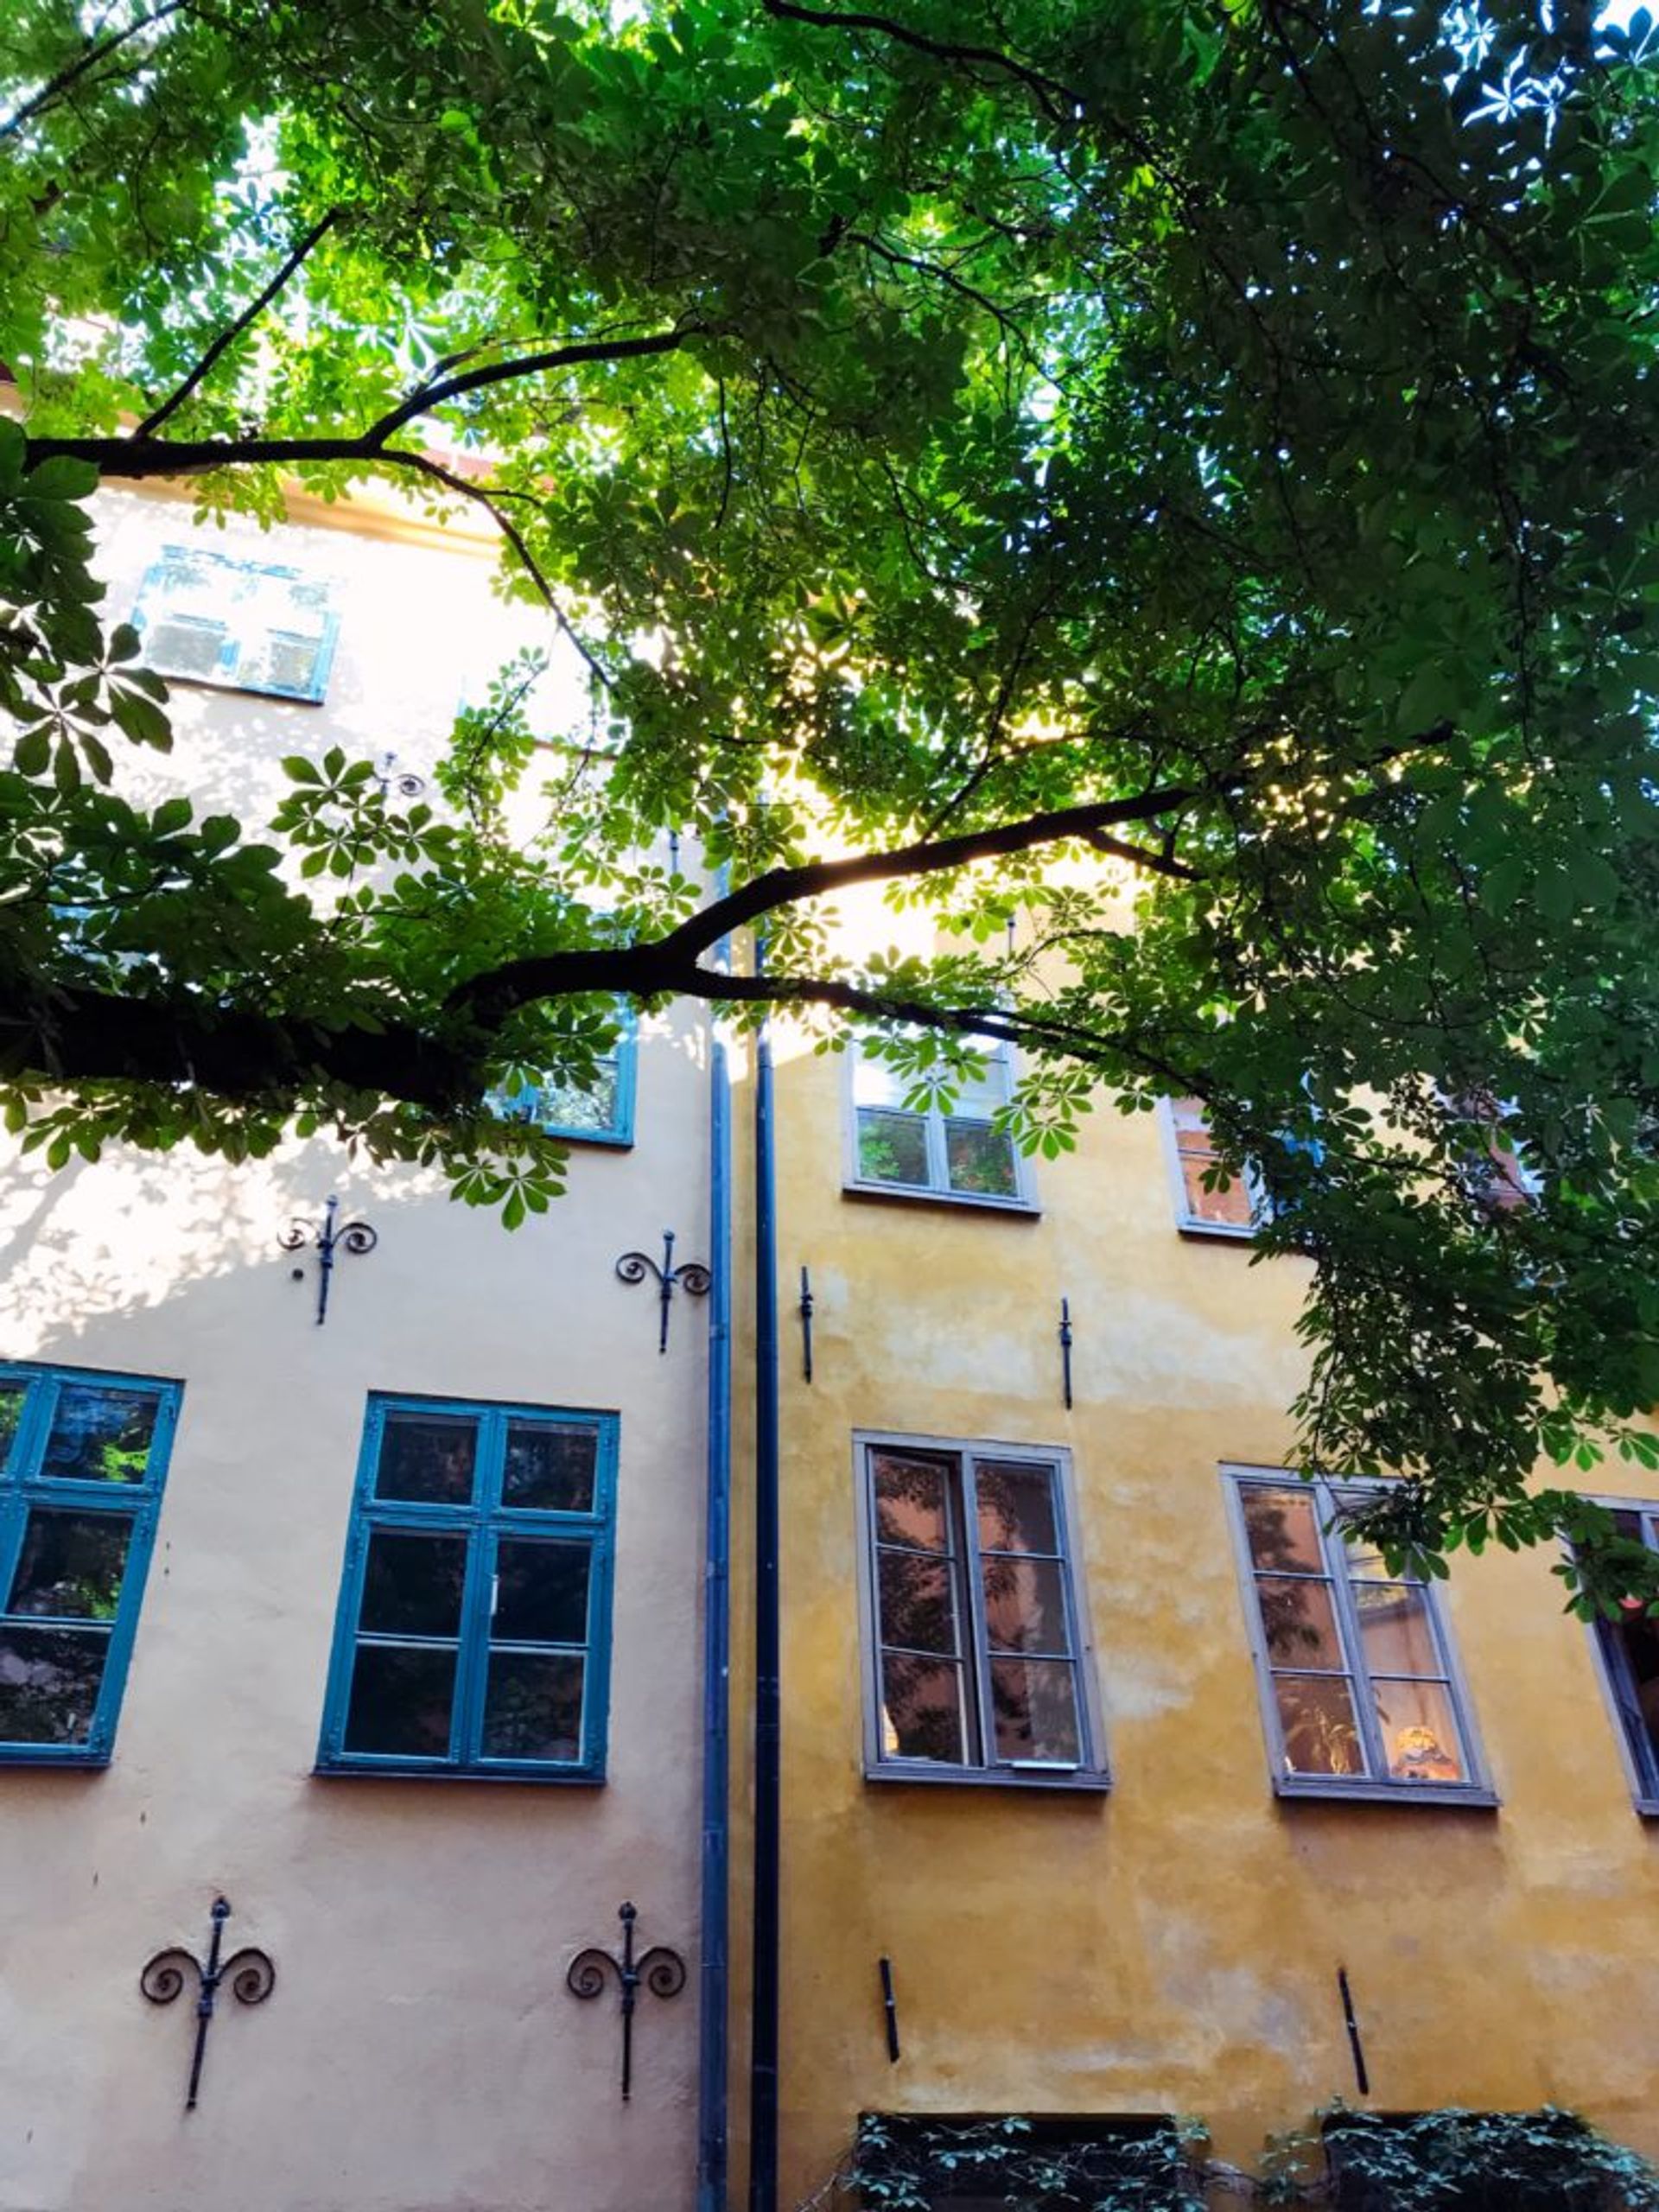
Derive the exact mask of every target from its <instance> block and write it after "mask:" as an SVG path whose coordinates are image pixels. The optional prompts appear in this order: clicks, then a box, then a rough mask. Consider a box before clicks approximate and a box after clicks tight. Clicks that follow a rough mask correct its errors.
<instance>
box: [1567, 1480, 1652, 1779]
mask: <svg viewBox="0 0 1659 2212" xmlns="http://www.w3.org/2000/svg"><path fill="white" fill-rule="evenodd" d="M1585 1496H1586V1498H1587V1499H1588V1500H1589V1503H1591V1504H1592V1505H1605V1507H1606V1509H1607V1510H1608V1511H1609V1512H1610V1513H1637V1514H1639V1515H1640V1516H1642V1520H1643V1530H1644V1533H1643V1542H1644V1543H1645V1544H1646V1545H1647V1547H1648V1548H1649V1551H1654V1552H1659V1498H1651V1497H1607V1496H1605V1495H1603V1494H1601V1493H1599V1492H1591V1491H1586V1493H1585ZM1649 1522H1651V1523H1652V1524H1653V1527H1652V1529H1651V1530H1650V1531H1649V1529H1648V1526H1647V1524H1648V1523H1649ZM1561 1548H1562V1550H1563V1551H1564V1552H1565V1553H1566V1554H1567V1556H1568V1557H1569V1558H1571V1557H1572V1554H1573V1547H1572V1545H1571V1544H1569V1543H1567V1541H1566V1540H1565V1539H1563V1541H1562V1545H1561ZM1580 1627H1581V1628H1582V1629H1583V1630H1584V1633H1585V1637H1586V1640H1587V1642H1588V1643H1589V1646H1590V1657H1591V1662H1592V1665H1593V1666H1594V1668H1595V1670H1596V1681H1597V1683H1598V1685H1599V1688H1600V1690H1601V1695H1602V1701H1603V1703H1604V1704H1605V1706H1606V1708H1607V1719H1608V1724H1609V1726H1611V1729H1612V1732H1613V1743H1614V1745H1615V1746H1616V1747H1617V1749H1618V1758H1619V1764H1621V1766H1623V1768H1624V1779H1625V1781H1626V1783H1628V1784H1629V1785H1630V1803H1631V1805H1632V1806H1633V1807H1634V1808H1635V1809H1636V1810H1637V1812H1638V1813H1640V1814H1641V1815H1642V1817H1643V1819H1644V1820H1656V1819H1659V1747H1656V1749H1655V1751H1654V1753H1653V1773H1652V1775H1651V1776H1649V1775H1647V1774H1644V1773H1643V1770H1642V1769H1641V1766H1640V1765H1639V1764H1638V1763H1637V1756H1636V1753H1635V1752H1634V1751H1632V1750H1631V1748H1630V1735H1629V1732H1628V1731H1627V1729H1626V1727H1625V1725H1624V1713H1623V1711H1622V1709H1621V1706H1620V1700H1619V1686H1618V1684H1617V1683H1616V1682H1615V1681H1613V1679H1612V1674H1611V1669H1610V1668H1609V1666H1608V1663H1607V1654H1606V1652H1605V1649H1603V1646H1602V1641H1601V1638H1600V1637H1599V1635H1598V1634H1597V1633H1596V1624H1595V1622H1594V1621H1581V1622H1580ZM1643 1725H1644V1726H1645V1723H1644V1724H1643Z"/></svg>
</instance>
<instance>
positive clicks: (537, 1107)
mask: <svg viewBox="0 0 1659 2212" xmlns="http://www.w3.org/2000/svg"><path fill="white" fill-rule="evenodd" d="M595 1074H596V1078H597V1079H596V1082H595V1084H594V1089H593V1090H582V1087H581V1086H580V1085H579V1084H574V1083H559V1082H556V1081H555V1080H554V1079H552V1078H551V1077H548V1078H545V1079H544V1080H543V1081H542V1082H540V1083H527V1084H524V1085H523V1086H522V1087H521V1088H520V1089H519V1090H515V1091H511V1092H510V1091H508V1090H505V1088H499V1089H497V1090H492V1091H489V1092H487V1093H486V1096H485V1100H484V1103H485V1104H486V1106H487V1107H488V1108H489V1109H490V1111H491V1113H492V1114H493V1115H494V1116H495V1118H496V1119H497V1121H499V1122H525V1123H527V1124H530V1125H531V1126H533V1127H536V1128H543V1129H574V1130H576V1131H579V1132H582V1133H589V1132H591V1133H593V1134H595V1135H605V1134H607V1132H609V1131H612V1130H613V1129H615V1128H618V1127H619V1125H620V1118H621V1117H620V1110H619V1100H618V1093H617V1071H616V1062H615V1060H614V1059H604V1060H601V1061H600V1062H599V1063H598V1065H597V1068H596V1070H595Z"/></svg>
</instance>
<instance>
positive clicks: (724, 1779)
mask: <svg viewBox="0 0 1659 2212" xmlns="http://www.w3.org/2000/svg"><path fill="white" fill-rule="evenodd" d="M709 1035H710V1039H711V1043H710V1046H709V1272H710V1274H712V1275H713V1277H714V1287H713V1288H712V1290H711V1291H710V1293H709V1308H710V1311H709V1465H708V1481H707V1504H706V1507H705V1521H706V1526H705V1530H704V1535H703V1554H702V1913H701V1920H702V1935H701V1940H700V1945H699V1950H700V1955H701V1957H702V1970H701V1974H700V1979H699V1985H698V2000H699V2011H698V2021H697V2039H698V2054H697V2212H727V2207H726V2104H727V2056H726V2053H727V2019H726V1986H727V1953H728V1921H729V1918H730V1903H729V1896H730V1892H729V1881H730V1860H731V1829H730V1813H729V1795H730V1784H729V1779H728V1777H729V1745H728V1737H729V1732H730V1727H731V1705H730V1695H729V1693H730V1686H731V1655H732V1621H731V1567H732V1096H731V1084H730V1078H729V1073H728V1066H727V1056H726V1047H725V1046H724V1044H723V1043H722V1042H721V1039H720V1035H719V1033H718V1031H717V1029H715V1027H714V1025H713V1024H712V1023H711V1024H710V1028H709Z"/></svg>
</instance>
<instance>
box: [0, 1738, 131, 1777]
mask: <svg viewBox="0 0 1659 2212" xmlns="http://www.w3.org/2000/svg"><path fill="white" fill-rule="evenodd" d="M109 1764H110V1754H109V1752H108V1751H77V1750H73V1749H68V1748H65V1747H63V1746H61V1745H51V1744H0V1766H16V1767H23V1766H26V1767H33V1768H34V1769H35V1771H36V1772H37V1773H39V1772H40V1771H41V1770H48V1771H50V1770H54V1769H61V1768H64V1767H67V1768H69V1769H70V1770H72V1771H73V1772H75V1773H79V1774H86V1773H88V1772H91V1773H94V1774H98V1773H101V1772H102V1771H103V1770H104V1769H105V1767H107V1766H108V1765H109Z"/></svg>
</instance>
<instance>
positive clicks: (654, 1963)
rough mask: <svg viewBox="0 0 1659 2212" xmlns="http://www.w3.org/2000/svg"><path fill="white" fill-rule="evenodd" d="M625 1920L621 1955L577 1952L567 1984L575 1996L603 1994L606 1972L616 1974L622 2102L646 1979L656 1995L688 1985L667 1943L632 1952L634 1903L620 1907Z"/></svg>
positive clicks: (627, 2092)
mask: <svg viewBox="0 0 1659 2212" xmlns="http://www.w3.org/2000/svg"><path fill="white" fill-rule="evenodd" d="M617 1918H618V1919H619V1920H620V1922H621V1923H622V1955H621V1956H620V1958H619V1957H617V1956H616V1955H614V1954H613V1952H610V1951H600V1950H587V1951H578V1952H577V1953H576V1955H575V1958H574V1959H572V1960H571V1961H570V1970H569V1973H568V1974H566V1975H565V1977H564V1979H565V1984H566V1986H567V1987H568V1988H569V1992H570V1994H571V1995H572V1996H573V1997H602V1996H603V1995H604V1993H605V1983H606V1978H607V1972H608V1973H609V1974H614V1975H615V1976H616V1983H617V1987H618V1989H619V1990H620V1992H621V1995H622V2101H623V2103H624V2104H626V2103H627V2101H628V2099H629V2096H630V2095H631V2094H632V2089H633V2005H634V1999H635V1996H636V1995H637V1993H638V1992H639V1985H640V1984H641V1982H643V1983H644V1984H645V1987H646V1988H647V1989H648V1990H649V1991H650V1992H651V1993H652V1996H653V1997H677V1996H678V1995H679V1993H680V1992H681V1991H682V1990H683V1988H684V1987H685V1961H684V1960H683V1958H682V1957H681V1956H680V1955H679V1953H678V1952H677V1951H671V1950H670V1949H669V1948H668V1947H667V1945H666V1944H664V1943H653V1944H652V1947H651V1948H650V1949H649V1950H648V1951H646V1952H645V1954H644V1955H643V1956H642V1957H640V1958H639V1959H638V1960H636V1959H635V1957H634V1955H633V1923H634V1922H635V1921H636V1920H638V1918H639V1913H638V1912H637V1911H636V1910H634V1908H633V1906H632V1905H631V1904H624V1905H621V1906H620V1907H619V1908H618V1910H617Z"/></svg>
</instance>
